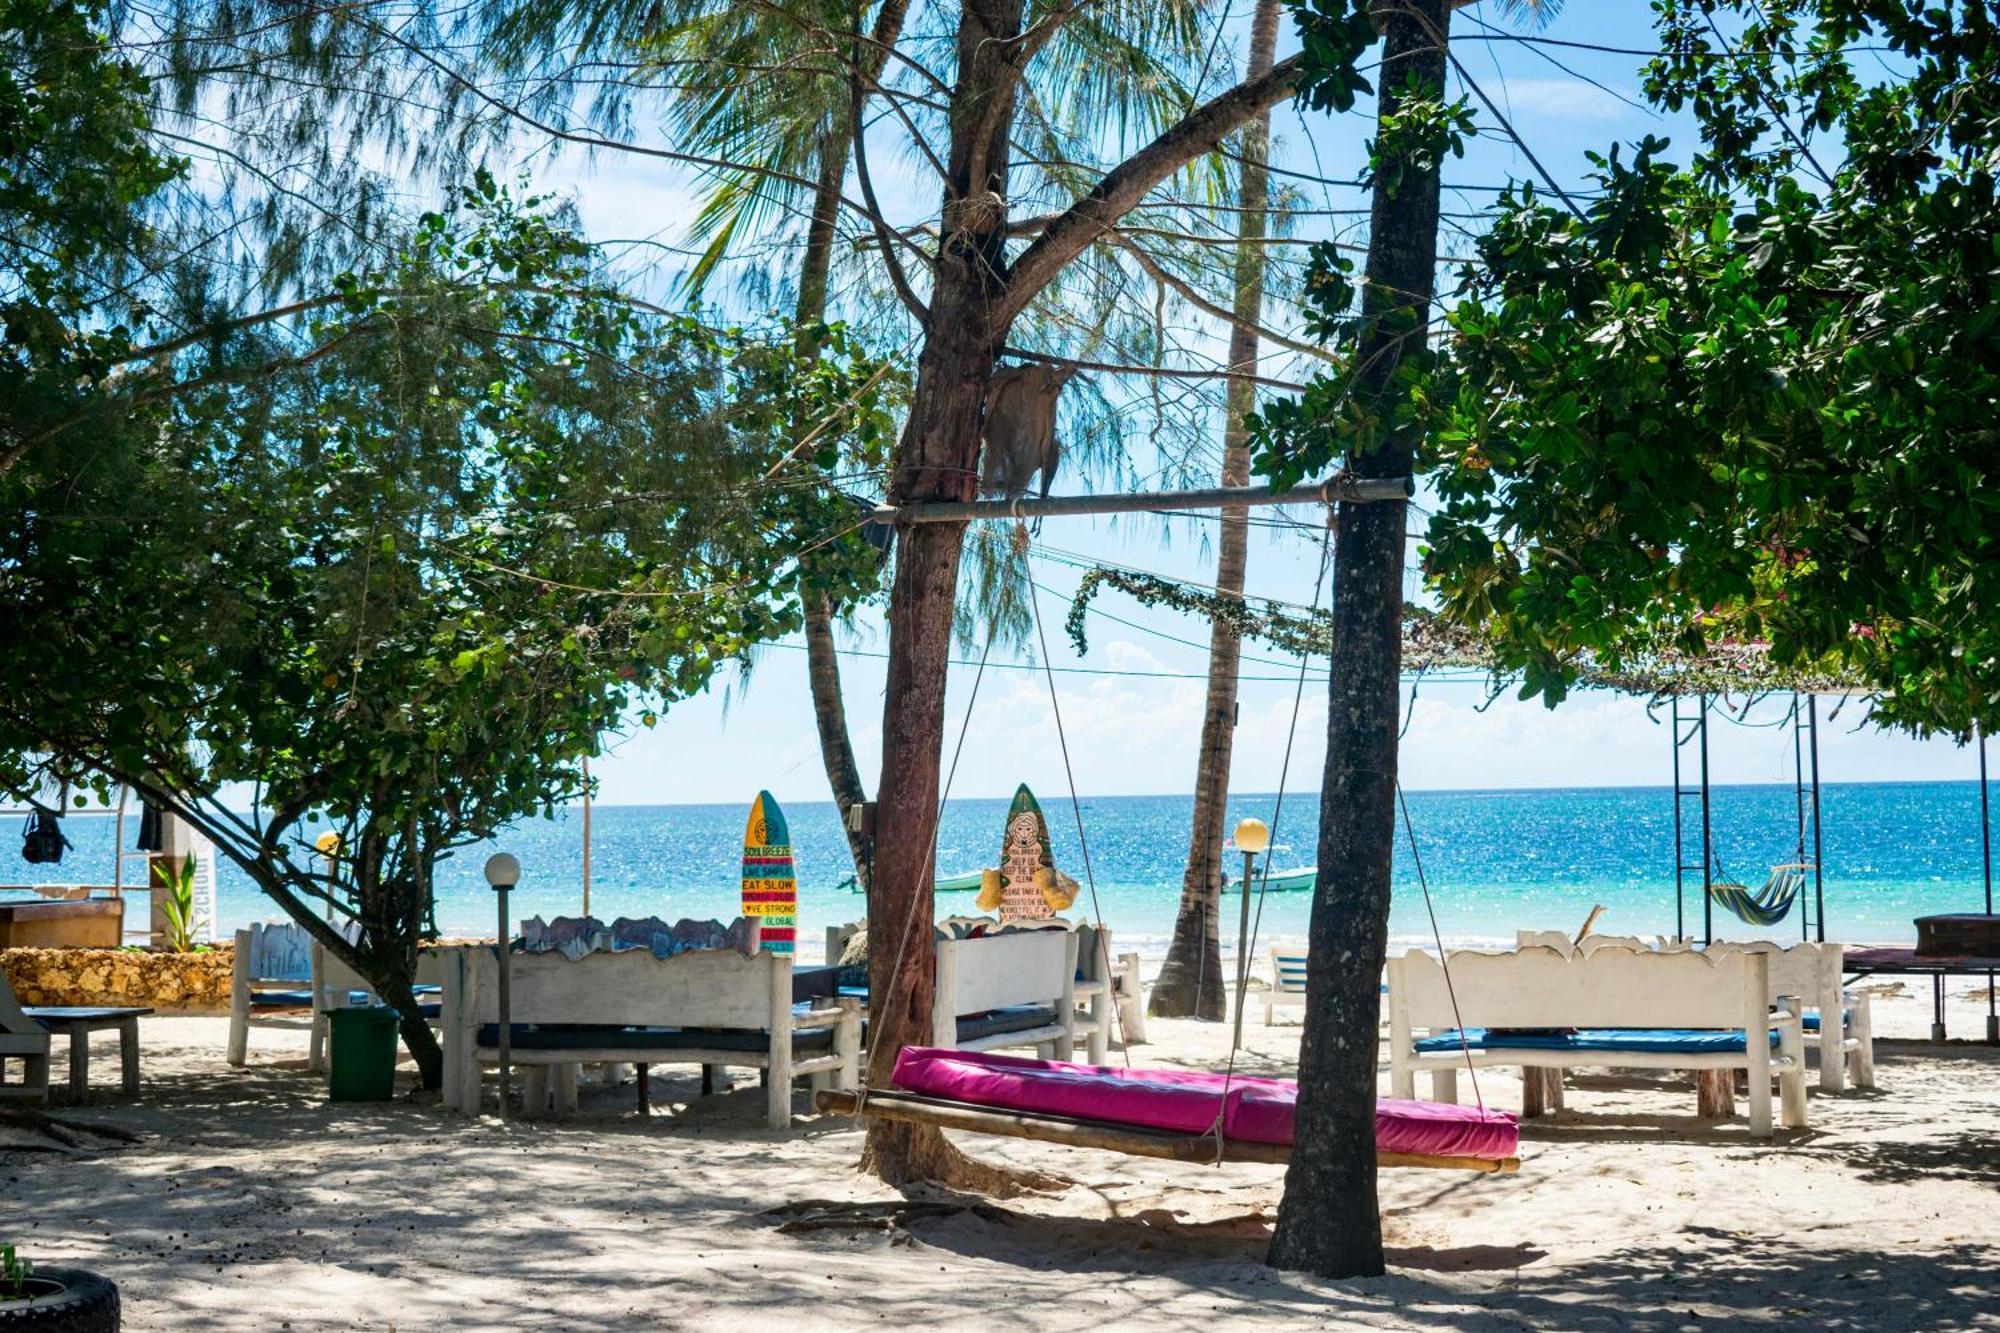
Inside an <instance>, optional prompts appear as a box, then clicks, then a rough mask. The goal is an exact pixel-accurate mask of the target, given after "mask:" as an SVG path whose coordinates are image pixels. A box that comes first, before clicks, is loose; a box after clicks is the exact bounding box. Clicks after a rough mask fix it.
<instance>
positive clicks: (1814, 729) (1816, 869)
mask: <svg viewBox="0 0 2000 1333" xmlns="http://www.w3.org/2000/svg"><path fill="white" fill-rule="evenodd" d="M1806 723H1807V726H1808V730H1809V731H1810V733H1811V734H1810V736H1809V738H1808V740H1807V742H1806V746H1807V753H1808V754H1809V755H1810V756H1811V758H1812V830H1813V937H1814V938H1815V939H1816V940H1818V941H1819V943H1821V944H1824V943H1826V855H1825V852H1824V846H1825V844H1824V843H1823V842H1822V841H1821V838H1820V827H1819V696H1817V695H1813V694H1808V695H1807V696H1806Z"/></svg>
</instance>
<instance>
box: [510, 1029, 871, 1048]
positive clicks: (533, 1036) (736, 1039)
mask: <svg viewBox="0 0 2000 1333" xmlns="http://www.w3.org/2000/svg"><path fill="white" fill-rule="evenodd" d="M477 1040H478V1043H479V1045H480V1046H482V1047H486V1048H488V1049H490V1048H492V1047H493V1046H495V1045H497V1044H498V1043H499V1041H500V1025H499V1024H498V1023H484V1024H481V1025H480V1028H479V1034H478V1038H477ZM509 1044H510V1045H512V1046H513V1047H514V1048H515V1049H516V1050H522V1051H588V1050H595V1049H600V1048H601V1049H608V1050H627V1051H646V1052H655V1051H657V1052H659V1053H660V1054H662V1055H668V1054H672V1053H673V1052H675V1051H743V1052H746V1053H754V1054H762V1053H764V1052H766V1051H769V1050H770V1049H771V1034H770V1033H768V1032H750V1031H747V1030H743V1029H738V1028H728V1029H702V1028H617V1027H600V1026H598V1025H596V1024H583V1023H565V1024H561V1025H558V1026H549V1027H534V1026H530V1025H529V1024H526V1023H516V1024H514V1027H513V1036H512V1038H511V1040H510V1042H509ZM832 1049H833V1029H831V1028H816V1029H813V1030H812V1031H808V1032H794V1033H793V1034H792V1053H793V1054H794V1055H805V1054H811V1053H818V1052H825V1051H830V1050H832Z"/></svg>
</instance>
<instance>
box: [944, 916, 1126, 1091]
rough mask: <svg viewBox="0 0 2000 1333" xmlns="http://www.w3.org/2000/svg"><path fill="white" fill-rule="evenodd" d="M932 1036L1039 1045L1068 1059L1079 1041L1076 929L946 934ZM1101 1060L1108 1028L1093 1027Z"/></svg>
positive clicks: (954, 1041) (1044, 1053)
mask: <svg viewBox="0 0 2000 1333" xmlns="http://www.w3.org/2000/svg"><path fill="white" fill-rule="evenodd" d="M936 949H937V991H936V994H935V995H934V997H933V998H932V1002H931V1044H932V1045H933V1046H944V1047H954V1048H956V1049H958V1050H961V1051H992V1050H999V1049H1001V1048H1002V1047H1008V1046H1033V1047H1034V1048H1035V1050H1036V1053H1037V1054H1038V1055H1040V1056H1041V1057H1042V1058H1043V1059H1045V1060H1046V1059H1051V1058H1053V1059H1056V1060H1067V1059H1070V1058H1071V1056H1072V1055H1073V1054H1074V1051H1075V1047H1076V1034H1077V1023H1076V1002H1075V995H1076V990H1075V987H1076V955H1077V936H1076V932H1075V931H1073V930H1061V929H1056V930H1011V931H1003V932H1001V933H999V934H997V935H979V936H975V937H972V938H970V939H962V940H951V939H941V940H938V941H937V943H936ZM1089 1040H1090V1041H1091V1042H1092V1044H1093V1049H1094V1051H1095V1054H1094V1056H1093V1058H1092V1061H1091V1062H1092V1063H1093V1064H1102V1063H1104V1050H1103V1046H1102V1042H1103V1040H1104V1034H1103V1032H1102V1031H1099V1032H1097V1033H1094V1034H1091V1036H1090V1037H1089Z"/></svg>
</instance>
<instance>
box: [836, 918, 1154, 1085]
mask: <svg viewBox="0 0 2000 1333" xmlns="http://www.w3.org/2000/svg"><path fill="white" fill-rule="evenodd" d="M938 927H940V929H938V931H934V933H932V945H930V947H932V953H934V959H936V969H938V971H936V981H938V989H936V995H934V999H932V1045H938V1047H956V1049H960V1051H996V1049H1000V1047H1036V1051H1038V1053H1040V1055H1042V1059H1050V1057H1054V1059H1064V1061H1066V1059H1070V1057H1072V1055H1074V1047H1076V1039H1078V1037H1082V1039H1084V1051H1086V1055H1088V1061H1090V1063H1092V1065H1102V1063H1106V1061H1108V1059H1110V1037H1112V1029H1114V1025H1120V1027H1122V1029H1124V1039H1126V1043H1140V1041H1146V1025H1144V1009H1146V1001H1144V989H1142V981H1140V961H1138V955H1136V953H1128V955H1124V957H1122V959H1120V957H1112V963H1110V975H1108V977H1100V973H1102V971H1104V957H1106V955H1108V953H1110V931H1106V933H1104V939H1102V943H1098V939H1096V933H1094V929H1092V927H1074V929H1064V927H1066V923H1064V921H1060V919H1056V921H1052V923H1050V925H1044V927H1014V929H1002V927H1000V923H998V921H994V919H992V917H948V919H946V921H942V923H938ZM954 927H958V929H976V927H984V929H986V931H988V933H982V935H968V937H964V939H944V937H942V931H950V929H954ZM862 929H864V923H858V921H856V923H848V925H838V927H826V961H828V963H838V961H840V957H842V955H844V953H846V947H848V941H850V939H854V937H856V935H858V933H860V931H862ZM1030 937H1032V941H1034V943H1012V945H998V943H996V941H1022V939H1030ZM1086 949H1088V953H1086ZM1062 967H1068V971H1066V973H1062V975H1060V977H1058V969H1062ZM946 1011H950V1021H946ZM1058 1049H1060V1055H1054V1053H1056V1051H1058Z"/></svg>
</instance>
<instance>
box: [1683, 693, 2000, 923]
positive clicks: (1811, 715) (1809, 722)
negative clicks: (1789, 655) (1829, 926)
mask: <svg viewBox="0 0 2000 1333" xmlns="http://www.w3.org/2000/svg"><path fill="white" fill-rule="evenodd" d="M1693 699H1694V705H1695V707H1694V712H1693V713H1692V714H1691V715H1690V714H1689V713H1688V711H1687V707H1686V706H1687V703H1688V696H1685V695H1679V694H1677V695H1674V696H1673V698H1672V700H1671V701H1670V709H1671V719H1670V729H1671V731H1672V733H1673V734H1672V740H1673V762H1674V787H1673V801H1674V935H1675V937H1676V938H1678V939H1686V938H1687V936H1688V930H1687V886H1688V875H1689V872H1690V871H1693V870H1697V869H1699V870H1700V871H1701V939H1702V943H1704V944H1709V943H1713V942H1714V940H1715V899H1714V898H1713V897H1712V896H1711V895H1710V893H1709V890H1710V888H1711V887H1713V885H1714V883H1715V825H1714V801H1713V794H1712V790H1711V786H1712V784H1711V781H1710V774H1709V763H1708V712H1709V708H1710V706H1711V704H1710V699H1711V696H1710V695H1708V694H1706V693H1704V694H1698V695H1695V696H1693ZM1802 699H1803V701H1804V707H1803V708H1801V707H1800V702H1801V700H1802ZM1791 728H1792V791H1793V800H1794V805H1795V808H1796V810H1797V812H1798V846H1799V847H1800V848H1803V847H1805V845H1806V841H1807V837H1806V830H1807V827H1808V825H1810V827H1811V830H1812V837H1811V842H1812V868H1813V905H1812V911H1811V912H1810V913H1808V912H1807V911H1806V910H1805V907H1804V906H1803V905H1801V906H1800V908H1799V938H1801V939H1804V940H1818V941H1821V942H1824V941H1825V939H1826V879H1825V871H1824V865H1823V862H1824V859H1825V858H1824V855H1823V851H1824V840H1823V839H1822V838H1821V836H1820V780H1819V706H1818V699H1817V698H1816V696H1814V695H1812V694H1804V695H1801V694H1798V693H1794V694H1793V695H1792V712H1791ZM1690 745H1692V746H1694V747H1695V749H1696V753H1697V763H1696V766H1695V767H1696V774H1697V781H1696V784H1695V785H1694V786H1692V787H1690V786H1688V785H1687V781H1686V777H1685V771H1684V765H1683V761H1682V758H1681V751H1682V750H1683V749H1685V748H1686V747H1688V746H1690ZM1982 762H1983V761H1982ZM1982 772H1983V768H1982ZM1984 791H1985V789H1984V787H1982V788H1981V799H1982V801H1983V800H1984ZM1691 799H1698V800H1699V801H1700V802H1701V807H1700V814H1701V817H1700V840H1699V849H1700V859H1699V860H1697V861H1690V860H1688V850H1689V842H1690V839H1691V835H1692V830H1691V829H1690V828H1689V824H1690V822H1691V821H1690V819H1689V818H1688V815H1687V814H1686V812H1685V804H1686V802H1687V801H1689V800H1691ZM1987 898H1988V901H1989V902H1990V901H1991V899H1992V873H1991V856H1990V855H1989V857H1988V874H1987ZM1988 910H1989V911H1990V910H1991V908H1989V909H1988Z"/></svg>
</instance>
